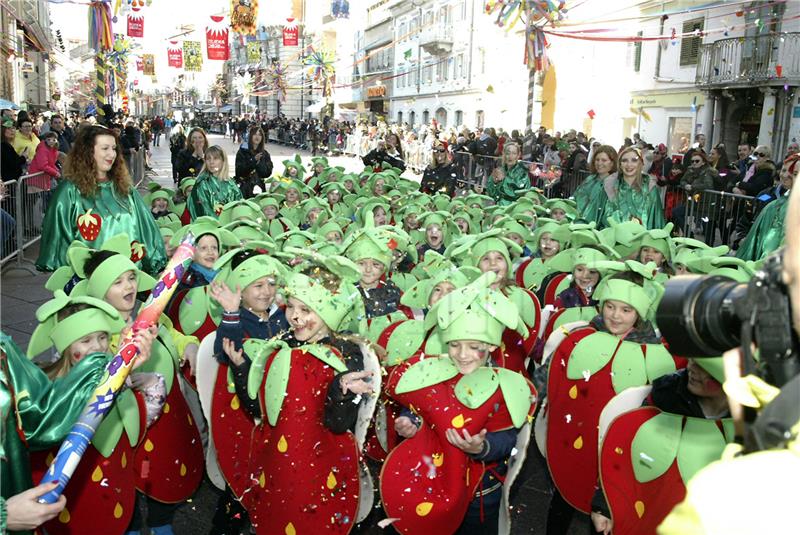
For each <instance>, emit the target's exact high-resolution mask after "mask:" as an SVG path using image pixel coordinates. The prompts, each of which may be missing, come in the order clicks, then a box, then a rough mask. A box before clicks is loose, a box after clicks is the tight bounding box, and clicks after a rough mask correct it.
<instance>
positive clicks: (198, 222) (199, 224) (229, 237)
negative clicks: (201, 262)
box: [169, 216, 241, 254]
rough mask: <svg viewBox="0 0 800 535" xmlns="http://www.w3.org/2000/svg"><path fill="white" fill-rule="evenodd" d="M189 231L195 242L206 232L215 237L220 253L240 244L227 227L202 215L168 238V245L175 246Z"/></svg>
mask: <svg viewBox="0 0 800 535" xmlns="http://www.w3.org/2000/svg"><path fill="white" fill-rule="evenodd" d="M189 232H191V233H192V235H193V236H194V238H195V243H197V242H199V241H200V238H202V237H203V236H205V235H206V234H210V235H212V236H214V237H215V238H216V239H217V245H219V252H220V254H222V253H223V252H224V251H225V249H226V248H228V247H238V246H239V245H241V243H240V242H239V239H238V238H237V237H236V236H235V235H234V234H233V232H231V231H230V230H228V229H225V228H222V227H221V226H220V225H219V221H217V220H216V219H214V218H213V217H208V216H202V217H198V218H197V219H195V220H194V222H193V223H192V224H191V225H185V226H184V227H182V228H181V229H180V230H179V231H177V232H176V233H175V235H174V236H172V239H171V240H170V242H169V243H170V245H171V246H173V247H177V246H179V245H180V244H181V242H182V241H183V238H184V237H185V236H186V234H188V233H189Z"/></svg>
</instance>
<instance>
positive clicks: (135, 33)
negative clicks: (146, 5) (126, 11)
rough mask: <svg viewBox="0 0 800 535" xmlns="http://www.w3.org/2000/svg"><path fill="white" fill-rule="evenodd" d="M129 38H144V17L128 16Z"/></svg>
mask: <svg viewBox="0 0 800 535" xmlns="http://www.w3.org/2000/svg"><path fill="white" fill-rule="evenodd" d="M128 37H144V15H139V14H137V15H128Z"/></svg>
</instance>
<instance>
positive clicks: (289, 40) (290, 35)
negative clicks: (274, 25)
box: [283, 17, 300, 46]
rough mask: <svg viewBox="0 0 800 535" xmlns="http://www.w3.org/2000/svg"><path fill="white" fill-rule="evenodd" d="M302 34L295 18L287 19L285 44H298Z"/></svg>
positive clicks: (284, 32) (284, 36)
mask: <svg viewBox="0 0 800 535" xmlns="http://www.w3.org/2000/svg"><path fill="white" fill-rule="evenodd" d="M299 36H300V28H299V26H297V22H296V21H295V20H294V19H293V18H291V17H290V18H288V19H286V26H284V27H283V46H297V43H298V39H299Z"/></svg>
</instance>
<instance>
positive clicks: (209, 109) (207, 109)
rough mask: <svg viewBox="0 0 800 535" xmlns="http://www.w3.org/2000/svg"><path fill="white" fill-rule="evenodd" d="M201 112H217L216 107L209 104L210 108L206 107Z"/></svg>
mask: <svg viewBox="0 0 800 535" xmlns="http://www.w3.org/2000/svg"><path fill="white" fill-rule="evenodd" d="M203 113H217V107H216V106H211V107H210V108H206V109H204V110H203Z"/></svg>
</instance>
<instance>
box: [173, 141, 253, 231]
mask: <svg viewBox="0 0 800 535" xmlns="http://www.w3.org/2000/svg"><path fill="white" fill-rule="evenodd" d="M204 158H205V164H204V165H203V169H202V170H201V171H200V175H198V177H197V182H196V183H195V185H194V188H192V192H191V193H190V194H189V197H188V199H186V209H187V210H189V215H190V216H191V217H192V221H195V220H196V219H197V218H198V217H202V216H211V217H214V218H216V217H219V214H220V212H222V207H223V206H225V205H226V204H228V203H229V202H233V201H238V200H241V199H242V191H241V190H240V189H239V187H238V186H237V185H236V182H235V181H234V180H233V179H231V173H230V170H229V169H228V156H227V155H226V153H225V151H224V150H223V149H222V148H221V147H219V146H218V145H214V146H213V147H209V148H208V150H206V153H205V157H204Z"/></svg>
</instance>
